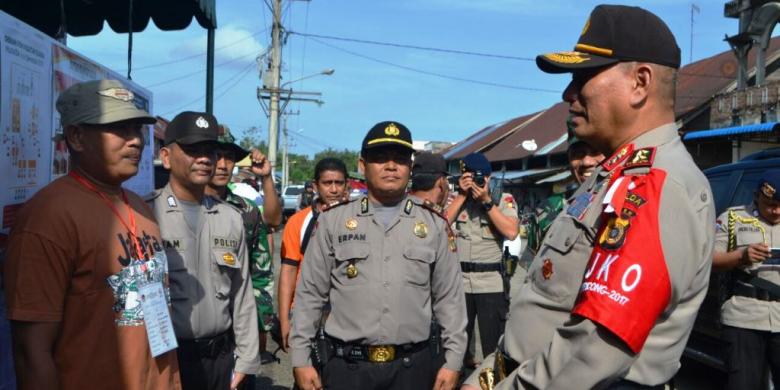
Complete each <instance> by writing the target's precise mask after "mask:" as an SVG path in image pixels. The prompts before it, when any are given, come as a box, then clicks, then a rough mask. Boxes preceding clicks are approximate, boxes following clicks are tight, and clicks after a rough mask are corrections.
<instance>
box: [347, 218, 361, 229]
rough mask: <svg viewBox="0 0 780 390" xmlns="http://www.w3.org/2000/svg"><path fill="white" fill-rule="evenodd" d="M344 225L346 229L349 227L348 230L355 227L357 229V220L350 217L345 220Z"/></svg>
mask: <svg viewBox="0 0 780 390" xmlns="http://www.w3.org/2000/svg"><path fill="white" fill-rule="evenodd" d="M344 225H346V226H347V229H349V230H355V229H357V226H358V222H357V219H355V218H350V219H348V220H347V222H346V223H345V224H344Z"/></svg>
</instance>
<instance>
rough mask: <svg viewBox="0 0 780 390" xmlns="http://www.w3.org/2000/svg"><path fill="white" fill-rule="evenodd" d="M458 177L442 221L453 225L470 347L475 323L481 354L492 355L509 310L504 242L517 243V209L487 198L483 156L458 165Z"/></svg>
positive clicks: (508, 201) (507, 198)
mask: <svg viewBox="0 0 780 390" xmlns="http://www.w3.org/2000/svg"><path fill="white" fill-rule="evenodd" d="M461 171H462V172H463V174H462V175H461V177H460V179H459V180H458V185H459V189H458V195H457V196H456V197H455V199H453V200H452V203H451V204H450V205H449V207H447V211H446V212H447V217H448V219H449V221H450V222H454V223H455V231H456V233H457V237H458V258H459V259H460V269H461V271H462V272H463V289H464V290H465V292H466V307H467V313H468V326H467V328H466V332H467V333H468V337H469V344H471V340H472V337H473V336H474V320H475V319H478V320H479V336H480V341H481V344H482V351H484V353H485V354H487V353H489V351H494V350H495V349H496V344H497V343H498V338H499V337H500V336H501V332H503V330H504V322H505V320H506V313H507V309H508V303H509V299H508V294H509V277H508V276H509V275H508V274H507V273H506V270H504V263H503V262H502V261H501V260H502V255H503V241H504V239H508V240H512V239H514V238H515V237H517V232H518V227H519V226H518V223H519V220H518V218H517V206H516V205H515V199H514V198H513V197H512V195H510V194H506V193H503V194H501V199H500V200H499V202H498V204H496V202H495V201H494V200H493V198H492V197H491V196H490V174H491V172H492V170H491V167H490V162H489V161H488V160H487V158H485V156H484V155H483V154H482V153H471V154H469V155H468V156H466V157H465V158H463V160H462V165H461ZM470 355H471V353H470V351H469V352H467V354H466V365H468V366H472V367H473V366H475V365H476V363H474V356H470Z"/></svg>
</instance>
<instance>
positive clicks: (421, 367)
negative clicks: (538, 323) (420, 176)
mask: <svg viewBox="0 0 780 390" xmlns="http://www.w3.org/2000/svg"><path fill="white" fill-rule="evenodd" d="M412 151H413V149H412V139H411V134H410V133H409V130H408V129H407V128H406V127H405V126H403V125H402V124H400V123H398V122H380V123H378V124H376V125H375V126H374V127H372V128H371V130H370V131H369V132H368V134H367V135H366V137H365V139H364V140H363V147H362V150H361V158H360V160H359V167H360V169H361V171H362V172H363V173H364V174H365V177H366V183H367V185H368V197H363V198H360V199H357V200H353V201H350V202H345V203H343V204H341V205H338V206H334V207H331V208H329V209H328V210H326V211H323V212H322V214H320V216H319V218H318V220H317V224H318V225H317V228H316V229H315V231H314V233H313V237H312V240H311V242H310V243H309V245H308V249H307V250H306V254H305V257H304V262H303V264H302V270H301V276H300V280H299V281H298V285H297V287H296V289H295V306H294V307H293V315H292V331H291V334H290V347H291V350H292V365H293V367H294V374H295V380H296V383H297V385H298V386H299V387H300V388H302V389H305V390H308V389H315V388H317V389H319V388H322V387H323V386H324V387H325V388H328V389H350V390H351V389H379V388H381V389H399V390H400V389H425V390H429V389H431V388H437V389H438V388H442V389H452V388H453V387H454V386H455V384H456V383H457V379H458V371H459V370H460V368H461V362H462V359H463V353H464V350H465V349H466V334H465V331H464V330H465V326H466V314H465V312H466V307H465V302H464V299H463V289H462V286H461V280H460V269H459V268H458V263H457V259H456V257H455V252H454V251H455V250H456V248H455V241H454V237H452V235H451V234H450V233H449V230H448V226H447V221H446V220H445V219H444V218H443V217H441V216H440V215H439V214H437V213H435V212H433V211H432V210H429V209H426V208H425V206H424V205H423V202H422V200H420V199H419V198H416V197H413V196H407V195H405V190H406V185H407V182H408V181H409V171H410V168H411V164H412V162H411V155H412ZM328 301H329V302H330V304H331V312H330V316H328V318H327V320H326V322H325V326H324V334H322V335H321V336H320V337H321V338H320V339H319V340H318V343H317V344H318V346H322V348H319V347H318V348H316V349H315V351H314V352H315V354H314V355H315V357H316V358H317V360H320V364H321V365H323V366H324V367H323V368H322V375H321V376H320V375H319V374H318V373H317V372H316V371H315V369H314V367H313V365H314V364H316V363H317V362H316V361H312V357H311V354H312V346H311V340H312V339H313V338H314V337H315V333H316V332H317V324H318V322H319V320H320V316H321V313H322V307H323V306H324V304H325V303H326V302H328ZM432 315H434V316H435V317H436V319H437V321H438V323H439V325H440V326H441V336H440V340H431V328H432V326H431V320H432ZM432 348H436V349H438V348H441V350H442V353H443V355H444V360H445V363H444V366H443V367H442V368H440V369H437V368H436V366H435V362H436V360H438V358H437V356H436V355H437V351H435V350H432ZM320 378H322V380H320Z"/></svg>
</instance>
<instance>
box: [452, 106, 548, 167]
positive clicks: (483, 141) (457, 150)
mask: <svg viewBox="0 0 780 390" xmlns="http://www.w3.org/2000/svg"><path fill="white" fill-rule="evenodd" d="M537 114H538V113H534V114H530V115H523V116H520V117H517V118H514V119H510V120H508V121H504V122H500V123H496V124H494V125H490V126H488V127H485V128H483V129H482V130H480V131H478V132H476V133H474V134H472V135H471V136H469V137H468V138H466V139H464V140H463V141H461V142H458V143H457V144H455V146H453V147H452V148H450V149H449V150H447V151H446V152H445V153H444V159H445V160H453V159H456V158H463V157H465V156H466V155H467V154H469V153H474V152H483V153H484V149H486V148H488V147H490V146H492V145H493V144H495V143H496V142H498V141H500V140H501V139H503V138H504V137H506V136H507V135H509V134H512V133H513V132H515V131H517V130H518V129H520V128H522V126H523V124H524V123H525V122H526V121H527V120H528V119H531V118H533V117H534V116H535V115H537Z"/></svg>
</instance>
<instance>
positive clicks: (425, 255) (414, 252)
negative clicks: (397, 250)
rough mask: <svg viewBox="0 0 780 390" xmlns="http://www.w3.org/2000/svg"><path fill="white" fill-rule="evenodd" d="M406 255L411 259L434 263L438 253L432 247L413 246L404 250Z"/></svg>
mask: <svg viewBox="0 0 780 390" xmlns="http://www.w3.org/2000/svg"><path fill="white" fill-rule="evenodd" d="M404 257H406V258H407V259H409V260H417V261H422V262H423V263H427V264H430V263H433V260H434V258H435V257H436V253H435V252H434V251H433V249H431V248H426V247H416V246H412V247H408V248H406V250H404Z"/></svg>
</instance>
